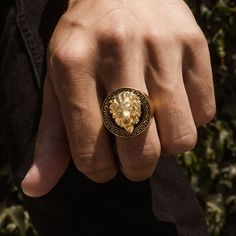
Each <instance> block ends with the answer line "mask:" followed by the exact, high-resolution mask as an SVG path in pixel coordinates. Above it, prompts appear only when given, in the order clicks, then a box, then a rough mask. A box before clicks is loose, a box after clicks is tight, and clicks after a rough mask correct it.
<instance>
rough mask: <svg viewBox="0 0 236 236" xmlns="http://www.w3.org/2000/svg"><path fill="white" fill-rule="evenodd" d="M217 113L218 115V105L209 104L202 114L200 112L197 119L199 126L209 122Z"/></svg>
mask: <svg viewBox="0 0 236 236" xmlns="http://www.w3.org/2000/svg"><path fill="white" fill-rule="evenodd" d="M215 115H216V105H215V104H212V105H210V106H207V107H206V108H205V109H204V111H203V112H202V113H201V114H198V117H197V119H196V120H197V121H196V123H197V126H201V125H205V124H207V123H208V122H210V121H211V120H213V118H214V117H215Z"/></svg>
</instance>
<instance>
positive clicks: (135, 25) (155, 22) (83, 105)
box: [22, 0, 215, 196]
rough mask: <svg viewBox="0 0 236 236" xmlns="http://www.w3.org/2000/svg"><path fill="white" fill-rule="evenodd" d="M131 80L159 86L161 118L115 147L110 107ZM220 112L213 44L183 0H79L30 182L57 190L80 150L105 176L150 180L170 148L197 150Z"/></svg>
mask: <svg viewBox="0 0 236 236" xmlns="http://www.w3.org/2000/svg"><path fill="white" fill-rule="evenodd" d="M121 87H132V88H136V89H138V90H140V91H142V92H144V93H147V94H149V96H150V98H151V99H152V101H153V102H154V105H155V113H154V117H155V119H153V121H152V123H151V125H150V127H149V128H148V130H147V131H146V132H145V133H143V134H141V135H140V136H137V137H135V138H130V139H122V138H115V142H116V152H117V153H115V152H114V150H113V149H112V145H111V140H110V137H111V136H110V134H109V132H108V131H107V130H106V129H105V127H104V125H103V122H102V117H101V112H100V109H101V105H102V102H103V100H104V98H105V97H106V95H107V94H109V93H110V92H111V91H113V90H115V89H117V88H121ZM214 114H215V100H214V91H213V83H212V71H211V65H210V57H209V52H208V46H207V42H206V39H205V37H204V35H203V33H202V31H201V30H200V28H199V26H198V25H197V23H196V21H195V19H194V17H193V15H192V13H191V11H190V10H189V8H188V7H187V6H186V5H185V3H184V2H183V1H182V0H139V1H137V0H129V1H126V0H123V1H121V0H114V1H106V0H96V1H94V0H80V1H79V0H74V1H71V2H70V4H69V8H68V10H67V12H66V13H65V14H64V15H63V16H62V17H61V19H60V21H59V23H58V25H57V27H56V29H55V31H54V34H53V36H52V39H51V42H50V45H49V52H48V73H47V78H46V81H45V85H44V102H43V113H42V118H41V122H40V127H39V133H38V139H37V143H36V150H35V158H34V163H33V166H32V167H31V169H30V170H29V172H28V175H27V176H26V177H25V179H24V181H23V183H22V187H23V190H24V192H25V193H26V194H28V195H31V196H40V195H43V194H45V193H47V192H49V191H50V190H51V189H52V188H53V187H54V186H55V185H56V183H57V182H58V180H59V179H60V178H61V176H62V175H63V173H64V171H65V170H66V168H67V165H68V163H69V160H70V158H71V157H72V158H73V161H74V163H75V165H76V167H77V168H78V170H80V171H81V172H82V173H83V174H85V175H86V176H87V177H88V178H90V179H91V180H93V181H95V182H98V183H103V182H107V181H109V180H111V179H112V178H114V176H115V175H116V172H117V169H118V168H120V169H121V171H122V172H123V173H124V175H125V176H126V177H127V178H128V179H130V180H131V181H142V180H144V179H146V178H148V177H150V176H151V175H152V173H153V171H154V169H155V167H156V164H157V161H158V158H159V156H160V154H161V153H163V154H177V153H182V152H185V151H187V150H190V149H192V148H193V147H194V146H195V143H196V140H197V130H196V127H198V126H200V125H203V124H205V123H206V122H208V121H210V120H211V119H212V118H213V116H214ZM117 159H118V161H117ZM117 163H118V164H117ZM170 171H171V170H170Z"/></svg>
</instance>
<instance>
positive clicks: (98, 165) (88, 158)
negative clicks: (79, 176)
mask: <svg viewBox="0 0 236 236" xmlns="http://www.w3.org/2000/svg"><path fill="white" fill-rule="evenodd" d="M74 162H75V166H76V167H77V169H78V170H80V171H81V172H82V173H84V174H85V175H88V176H90V175H91V176H96V175H99V174H100V173H102V172H104V171H105V170H106V169H107V168H108V167H109V165H108V163H107V161H105V160H102V159H97V158H95V154H93V153H83V154H79V155H78V156H77V157H76V158H75V160H74Z"/></svg>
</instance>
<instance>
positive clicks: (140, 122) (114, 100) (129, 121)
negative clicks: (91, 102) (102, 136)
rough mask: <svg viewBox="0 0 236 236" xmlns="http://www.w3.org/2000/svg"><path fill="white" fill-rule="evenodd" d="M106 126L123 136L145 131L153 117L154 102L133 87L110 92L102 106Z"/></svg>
mask: <svg viewBox="0 0 236 236" xmlns="http://www.w3.org/2000/svg"><path fill="white" fill-rule="evenodd" d="M102 117H103V121H104V125H105V126H106V128H107V129H108V130H109V131H110V132H111V133H113V134H114V135H116V136H118V137H122V138H129V137H135V136H137V135H140V134H141V133H143V132H144V131H145V130H146V129H147V127H148V126H149V124H150V122H151V119H152V117H153V103H152V101H151V100H150V99H149V97H148V96H147V95H145V94H143V93H141V92H140V91H138V90H136V89H133V88H120V89H117V90H115V91H113V92H112V93H111V94H109V95H108V96H107V97H106V99H105V100H104V103H103V106H102Z"/></svg>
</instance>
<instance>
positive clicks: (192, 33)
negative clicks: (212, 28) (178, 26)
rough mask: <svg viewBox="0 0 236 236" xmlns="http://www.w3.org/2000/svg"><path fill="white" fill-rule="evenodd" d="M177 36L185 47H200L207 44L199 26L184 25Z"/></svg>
mask: <svg viewBox="0 0 236 236" xmlns="http://www.w3.org/2000/svg"><path fill="white" fill-rule="evenodd" d="M179 38H180V40H181V41H182V42H184V44H185V45H186V46H187V47H190V48H192V47H194V48H202V47H205V46H207V41H206V38H205V36H204V34H203V32H202V31H201V29H200V28H199V27H186V29H184V30H182V31H181V32H180V35H179Z"/></svg>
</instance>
